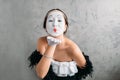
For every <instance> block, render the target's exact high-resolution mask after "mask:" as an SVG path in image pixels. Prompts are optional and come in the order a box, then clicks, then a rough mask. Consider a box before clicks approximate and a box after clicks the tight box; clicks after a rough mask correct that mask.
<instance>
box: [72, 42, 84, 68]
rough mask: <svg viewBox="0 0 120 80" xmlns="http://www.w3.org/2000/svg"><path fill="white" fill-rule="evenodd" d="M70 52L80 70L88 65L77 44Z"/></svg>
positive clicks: (73, 45)
mask: <svg viewBox="0 0 120 80" xmlns="http://www.w3.org/2000/svg"><path fill="white" fill-rule="evenodd" d="M70 52H71V54H70V56H71V58H72V59H73V60H74V61H76V63H77V65H78V66H79V67H80V68H83V67H85V65H86V60H85V57H84V56H83V54H82V52H81V50H80V49H79V47H78V46H77V45H76V44H75V43H73V44H71V49H70Z"/></svg>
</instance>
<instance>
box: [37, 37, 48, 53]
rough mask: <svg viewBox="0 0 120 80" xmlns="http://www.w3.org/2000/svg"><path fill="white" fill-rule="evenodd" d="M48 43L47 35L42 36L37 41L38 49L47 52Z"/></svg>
mask: <svg viewBox="0 0 120 80" xmlns="http://www.w3.org/2000/svg"><path fill="white" fill-rule="evenodd" d="M46 45H47V40H46V36H43V37H40V38H39V39H38V41H37V51H39V52H40V53H42V54H43V53H44V52H45V48H46Z"/></svg>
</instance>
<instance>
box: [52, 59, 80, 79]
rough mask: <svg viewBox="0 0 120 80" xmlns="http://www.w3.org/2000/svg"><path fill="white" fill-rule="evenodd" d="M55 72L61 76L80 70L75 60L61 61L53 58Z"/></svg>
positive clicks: (70, 74) (71, 74)
mask: <svg viewBox="0 0 120 80" xmlns="http://www.w3.org/2000/svg"><path fill="white" fill-rule="evenodd" d="M51 65H52V69H53V72H54V73H55V74H56V75H57V76H59V77H66V76H73V75H74V74H75V73H77V72H78V69H77V65H76V62H75V61H70V62H59V61H55V60H52V63H51Z"/></svg>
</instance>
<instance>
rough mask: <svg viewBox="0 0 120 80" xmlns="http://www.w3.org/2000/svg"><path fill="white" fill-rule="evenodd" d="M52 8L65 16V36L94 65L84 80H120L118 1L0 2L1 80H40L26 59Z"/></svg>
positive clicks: (31, 0) (43, 33) (23, 0)
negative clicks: (57, 9)
mask: <svg viewBox="0 0 120 80" xmlns="http://www.w3.org/2000/svg"><path fill="white" fill-rule="evenodd" d="M52 8H60V9H62V10H63V11H64V12H65V13H66V14H67V16H68V19H69V25H70V27H69V30H68V33H67V36H68V37H69V38H70V39H72V40H73V41H75V42H76V43H77V44H78V45H79V47H80V48H81V50H82V51H84V52H85V53H86V54H88V55H89V56H90V58H91V60H92V61H93V64H94V74H93V78H90V77H88V78H87V80H120V0H0V80H39V79H38V78H37V76H36V74H35V72H34V70H30V69H29V68H28V61H27V57H28V56H29V55H30V54H31V52H32V51H33V50H35V49H36V41H37V39H38V38H39V37H41V36H44V35H46V32H45V31H44V29H43V28H42V24H43V19H44V16H45V14H46V12H47V11H48V10H49V9H52Z"/></svg>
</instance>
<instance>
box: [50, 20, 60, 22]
mask: <svg viewBox="0 0 120 80" xmlns="http://www.w3.org/2000/svg"><path fill="white" fill-rule="evenodd" d="M49 22H53V20H49ZM58 22H62V20H58Z"/></svg>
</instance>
